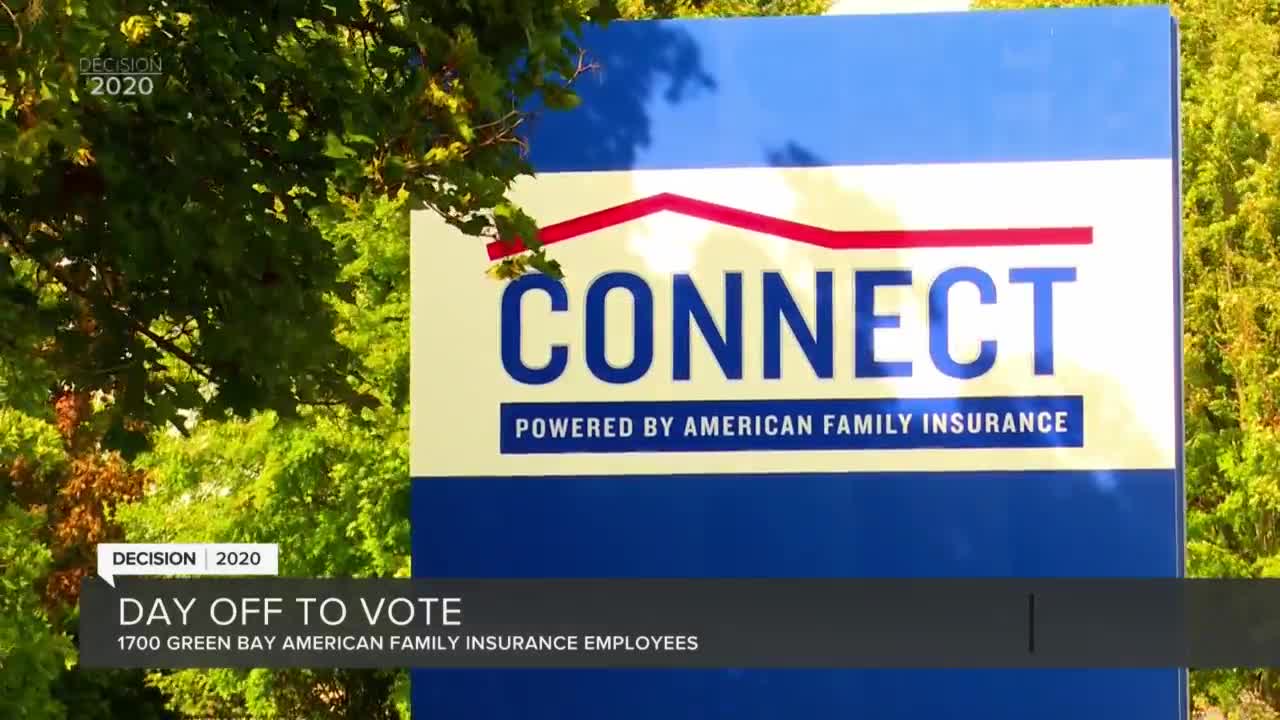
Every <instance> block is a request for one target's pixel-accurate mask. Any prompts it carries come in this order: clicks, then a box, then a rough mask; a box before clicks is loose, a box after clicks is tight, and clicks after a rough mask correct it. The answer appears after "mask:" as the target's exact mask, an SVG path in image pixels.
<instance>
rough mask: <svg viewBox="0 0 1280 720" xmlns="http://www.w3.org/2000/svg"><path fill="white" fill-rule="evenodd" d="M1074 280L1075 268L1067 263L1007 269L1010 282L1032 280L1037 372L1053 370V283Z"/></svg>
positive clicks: (1050, 372) (1048, 373) (1042, 372)
mask: <svg viewBox="0 0 1280 720" xmlns="http://www.w3.org/2000/svg"><path fill="white" fill-rule="evenodd" d="M1075 281H1076V269H1075V268H1070V267H1064V268H1013V269H1012V270H1010V271H1009V282H1011V283H1031V288H1032V293H1033V294H1032V300H1031V302H1032V306H1031V307H1032V316H1033V317H1034V320H1033V332H1034V333H1035V346H1036V350H1035V370H1036V374H1037V375H1052V374H1053V284H1054V283H1055V282H1075Z"/></svg>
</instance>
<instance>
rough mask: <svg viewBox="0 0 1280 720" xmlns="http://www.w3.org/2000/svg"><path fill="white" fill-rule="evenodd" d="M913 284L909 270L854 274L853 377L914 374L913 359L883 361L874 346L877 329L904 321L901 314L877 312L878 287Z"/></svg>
mask: <svg viewBox="0 0 1280 720" xmlns="http://www.w3.org/2000/svg"><path fill="white" fill-rule="evenodd" d="M910 284H911V271H910V270H859V271H857V272H855V273H854V274H853V295H854V297H853V313H854V317H853V326H854V344H853V376H854V377H911V363H909V362H880V361H878V360H876V346H875V331H876V330H877V329H879V328H896V327H898V326H899V325H900V324H901V322H902V318H901V317H900V316H898V315H876V308H875V303H876V288H878V287H882V286H897V285H910Z"/></svg>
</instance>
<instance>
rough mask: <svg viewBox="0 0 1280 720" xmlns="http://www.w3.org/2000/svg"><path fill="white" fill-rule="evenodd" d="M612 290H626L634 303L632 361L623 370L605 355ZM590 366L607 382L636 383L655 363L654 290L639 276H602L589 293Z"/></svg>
mask: <svg viewBox="0 0 1280 720" xmlns="http://www.w3.org/2000/svg"><path fill="white" fill-rule="evenodd" d="M611 290H626V291H627V292H628V293H630V295H631V300H632V325H633V332H632V337H633V338H634V339H635V342H634V344H633V345H632V353H631V362H629V363H627V364H626V365H623V366H622V367H614V366H612V365H610V364H609V359H608V358H607V357H606V356H605V337H606V332H605V325H606V323H605V298H606V297H607V296H608V295H609V292H610V291H611ZM586 331H587V332H586V334H587V367H588V368H589V369H590V370H591V374H592V375H595V376H596V377H597V378H598V379H600V380H603V381H605V382H607V383H613V384H618V385H621V384H625V383H629V382H635V381H636V380H639V379H640V378H642V377H644V374H645V373H647V372H649V366H650V365H652V364H653V291H651V290H650V289H649V286H648V284H646V283H645V281H644V280H643V279H641V278H640V277H639V276H638V275H635V274H633V273H628V272H612V273H606V274H604V275H601V276H600V277H598V278H596V279H595V281H594V282H592V283H591V287H590V288H589V289H588V290H587V328H586Z"/></svg>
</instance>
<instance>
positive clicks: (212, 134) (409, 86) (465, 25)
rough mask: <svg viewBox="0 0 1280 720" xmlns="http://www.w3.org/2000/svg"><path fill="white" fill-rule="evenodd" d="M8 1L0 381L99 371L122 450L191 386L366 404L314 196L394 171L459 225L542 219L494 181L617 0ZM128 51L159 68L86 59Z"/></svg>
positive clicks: (402, 185)
mask: <svg viewBox="0 0 1280 720" xmlns="http://www.w3.org/2000/svg"><path fill="white" fill-rule="evenodd" d="M14 2H15V0H5V3H4V5H3V7H0V11H2V12H0V248H3V250H4V253H3V255H0V344H2V345H3V346H4V347H5V352H4V356H5V360H4V362H3V364H4V367H3V368H0V370H3V372H4V373H5V374H7V375H8V376H9V380H8V381H7V382H6V383H5V389H4V390H3V392H4V393H5V395H7V396H8V399H9V400H10V401H16V400H20V399H28V400H30V399H32V398H30V397H27V398H23V397H22V395H23V393H22V392H21V391H17V390H13V389H11V388H12V387H14V386H19V387H26V388H30V387H39V386H47V385H48V384H50V383H57V384H60V385H63V386H70V387H74V388H75V389H77V390H79V391H87V392H93V393H97V395H96V398H97V399H99V400H105V401H107V404H108V405H109V407H110V408H111V412H110V413H108V415H107V417H106V418H105V419H104V422H106V423H107V424H108V427H107V428H106V434H105V436H104V439H105V442H106V443H107V445H108V446H110V447H117V448H121V449H125V450H130V451H133V450H137V449H140V448H141V447H142V446H143V445H144V444H145V437H146V426H147V425H149V424H151V423H154V422H157V421H161V422H164V421H167V422H170V423H172V424H173V425H174V426H175V427H183V420H182V414H183V412H184V411H191V410H198V411H200V412H202V413H204V414H206V415H210V416H212V415H217V414H219V413H222V412H225V411H231V412H234V413H238V414H241V415H243V414H247V413H248V412H249V411H251V410H253V409H257V408H269V409H272V410H275V411H277V412H278V413H281V414H282V415H285V416H290V415H292V414H294V413H295V412H296V410H297V408H298V407H299V405H306V404H333V403H346V404H349V405H355V406H357V407H358V406H361V405H372V404H373V398H372V396H371V395H370V393H369V388H368V387H366V385H367V383H366V382H365V381H364V380H363V378H362V376H361V375H360V372H359V368H358V363H357V362H356V361H355V358H354V356H353V353H352V350H351V349H350V348H347V347H345V346H343V345H342V344H341V343H339V342H337V341H336V339H335V337H334V322H335V318H334V311H333V309H332V307H331V305H330V304H329V303H328V301H327V297H328V296H329V295H333V294H338V295H346V294H348V293H349V292H350V288H349V287H348V286H347V284H346V283H344V282H343V281H342V279H341V278H340V277H339V270H340V268H341V266H342V258H340V257H339V256H338V253H337V250H336V249H335V248H334V247H333V246H332V245H331V244H329V243H327V242H325V241H324V240H323V239H322V238H321V237H320V235H319V231H318V229H317V225H316V221H317V216H318V214H320V213H324V212H328V211H330V210H332V208H334V207H335V205H338V204H340V203H341V202H342V201H349V202H358V201H359V200H360V199H361V198H363V197H366V196H369V195H382V196H393V195H396V194H397V193H401V192H403V193H405V194H407V196H408V198H409V200H410V203H411V204H412V205H413V206H418V207H430V208H432V209H434V210H436V211H437V212H439V213H440V214H442V215H443V216H444V217H446V218H447V219H448V220H449V221H450V222H452V223H454V224H455V225H457V226H458V227H460V228H462V229H463V230H464V231H466V232H467V233H470V234H473V235H480V234H484V233H493V232H499V231H500V232H504V233H514V234H521V235H523V236H526V237H530V238H532V237H534V235H535V231H534V229H533V226H532V223H531V222H530V220H529V218H528V217H527V216H525V215H524V214H523V213H521V212H520V211H519V209H518V208H516V207H514V206H513V205H511V203H509V202H508V201H507V200H506V198H505V193H506V190H507V186H508V185H509V183H510V182H511V180H512V179H513V178H514V177H515V176H516V175H518V174H520V173H523V172H525V171H526V170H527V167H526V166H525V164H524V162H523V160H522V158H521V155H520V153H519V152H517V150H518V147H519V145H520V143H521V142H522V141H521V140H520V138H519V135H518V133H517V130H518V128H519V126H520V125H521V123H522V122H524V120H525V118H526V115H525V113H524V112H522V110H521V108H523V107H525V106H526V104H527V102H528V101H529V100H530V99H531V98H534V97H539V98H541V101H542V102H543V103H544V104H545V105H547V106H550V107H553V108H554V107H562V106H566V105H569V104H571V103H572V102H573V101H574V98H573V95H572V93H571V92H570V91H569V89H568V88H567V85H568V83H569V82H570V81H571V80H572V78H573V77H574V76H575V75H576V74H577V72H578V71H579V61H580V57H579V53H578V50H577V48H576V47H575V46H574V43H573V41H572V38H573V37H574V34H573V33H574V30H575V29H576V28H578V27H580V25H581V23H583V22H584V21H588V20H591V19H594V18H600V17H605V16H606V15H607V11H608V8H603V9H602V8H599V7H596V5H595V3H594V0H568V1H560V2H549V1H547V0H492V1H489V2H478V3H468V2H455V0H435V2H426V3H398V2H393V1H392V0H330V1H328V2H313V1H311V0H281V1H277V2H271V3H268V4H266V5H263V4H262V3H258V2H218V3H215V4H209V5H204V6H188V5H179V4H171V3H169V2H164V1H160V2H139V1H136V0H65V1H61V2H56V3H55V2H48V1H47V0H46V1H32V2H27V3H26V4H25V5H23V4H21V3H18V4H17V5H16V6H15V4H14ZM6 15H7V16H8V17H5V16H6ZM123 60H129V61H133V62H140V61H148V62H151V63H155V65H152V66H148V67H149V69H153V70H154V71H155V72H157V73H158V74H156V75H154V76H147V77H145V78H144V79H142V80H137V79H136V78H135V80H137V82H136V84H135V83H134V82H133V81H131V80H125V81H123V83H122V85H121V86H120V87H116V86H115V84H114V82H115V81H114V80H113V81H111V82H112V84H111V85H106V86H105V87H107V88H108V90H102V87H103V86H104V85H105V84H104V83H102V82H99V80H101V78H98V79H95V78H92V77H90V76H89V75H87V74H86V71H89V72H92V71H93V69H94V67H95V66H94V63H95V62H99V63H102V62H115V63H120V62H121V61H123ZM111 88H115V92H117V93H120V94H112V93H111V92H109V91H110V89H111ZM144 90H145V92H144ZM127 92H132V94H123V93H127ZM534 266H535V267H539V268H541V269H544V270H548V271H552V272H554V271H555V270H556V268H555V266H554V264H553V263H551V262H550V261H548V260H547V259H546V258H545V257H544V256H542V255H540V254H539V255H535V257H534ZM28 395H29V393H28Z"/></svg>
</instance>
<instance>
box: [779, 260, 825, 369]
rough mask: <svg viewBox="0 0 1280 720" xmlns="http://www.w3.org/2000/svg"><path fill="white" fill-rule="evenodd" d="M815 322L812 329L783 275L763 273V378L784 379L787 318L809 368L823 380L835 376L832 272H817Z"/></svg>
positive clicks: (815, 280)
mask: <svg viewBox="0 0 1280 720" xmlns="http://www.w3.org/2000/svg"><path fill="white" fill-rule="evenodd" d="M814 286H815V293H814V294H815V298H814V304H815V305H816V306H817V308H816V318H815V320H816V322H815V323H814V326H815V327H814V329H813V330H810V329H809V324H808V323H806V322H805V319H804V316H803V315H801V314H800V308H799V306H797V305H796V301H795V298H794V297H793V296H792V295H791V291H790V290H788V289H787V281H786V280H785V279H784V278H783V277H782V275H781V274H779V273H776V272H767V273H765V274H764V377H765V379H766V380H777V379H778V378H780V377H782V322H781V321H782V320H783V319H786V321H787V327H789V328H791V335H792V337H794V338H795V339H796V342H797V343H798V344H799V345H800V349H801V350H803V351H804V355H805V357H806V358H808V359H809V366H810V367H812V368H813V372H814V374H815V375H817V376H818V377H820V378H824V379H830V378H832V377H834V376H835V350H833V349H832V335H833V332H832V327H833V322H832V306H833V303H832V300H831V272H830V271H828V270H823V271H821V272H817V273H814Z"/></svg>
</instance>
